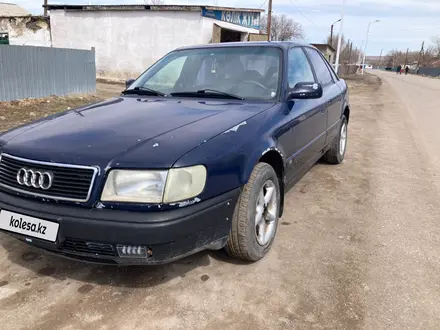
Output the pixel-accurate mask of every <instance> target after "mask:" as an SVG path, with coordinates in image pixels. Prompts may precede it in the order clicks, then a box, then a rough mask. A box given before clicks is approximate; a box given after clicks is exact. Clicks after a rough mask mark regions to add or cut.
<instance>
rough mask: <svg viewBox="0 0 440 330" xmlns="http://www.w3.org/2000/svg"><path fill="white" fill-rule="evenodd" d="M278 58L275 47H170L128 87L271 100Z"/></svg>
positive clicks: (277, 76)
mask: <svg viewBox="0 0 440 330" xmlns="http://www.w3.org/2000/svg"><path fill="white" fill-rule="evenodd" d="M280 62H281V50H280V49H278V48H275V47H273V48H272V47H249V46H248V47H223V48H204V49H188V50H181V51H174V52H171V53H170V54H168V55H166V56H165V57H163V58H162V59H161V60H159V61H158V62H157V63H156V64H154V65H153V66H152V67H151V68H150V69H148V70H147V71H146V72H145V73H144V74H142V75H141V76H140V77H139V78H138V79H137V80H136V81H135V82H134V83H133V84H132V85H131V86H130V87H129V88H128V90H132V89H135V88H136V87H137V88H138V89H142V88H144V89H146V88H148V89H150V90H153V91H157V92H159V93H164V94H166V95H171V96H173V94H174V96H178V95H179V94H180V95H184V96H197V97H227V95H226V94H230V95H231V96H234V97H235V98H236V97H240V98H244V99H258V100H272V99H275V98H276V97H277V96H278V93H279V81H280ZM197 91H199V93H197ZM201 91H205V92H206V93H200V92H201Z"/></svg>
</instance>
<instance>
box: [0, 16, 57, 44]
mask: <svg viewBox="0 0 440 330" xmlns="http://www.w3.org/2000/svg"><path fill="white" fill-rule="evenodd" d="M0 32H8V33H9V44H11V45H20V46H42V47H50V46H51V40H50V24H49V19H48V18H45V17H41V16H24V17H0Z"/></svg>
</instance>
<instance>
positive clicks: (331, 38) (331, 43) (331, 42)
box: [330, 19, 341, 47]
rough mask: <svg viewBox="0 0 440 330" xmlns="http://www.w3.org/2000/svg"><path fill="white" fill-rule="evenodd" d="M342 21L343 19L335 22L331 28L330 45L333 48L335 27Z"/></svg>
mask: <svg viewBox="0 0 440 330" xmlns="http://www.w3.org/2000/svg"><path fill="white" fill-rule="evenodd" d="M340 21H341V19H338V20H337V21H336V22H334V23H333V24H332V25H331V27H330V45H332V47H333V26H334V25H335V24H336V23H338V22H340Z"/></svg>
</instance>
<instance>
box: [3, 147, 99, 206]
mask: <svg viewBox="0 0 440 330" xmlns="http://www.w3.org/2000/svg"><path fill="white" fill-rule="evenodd" d="M21 168H26V169H32V170H34V171H42V172H43V171H49V172H50V173H52V174H53V182H52V186H51V187H50V188H49V189H47V190H44V189H41V188H34V187H32V186H26V185H24V184H22V185H21V184H19V183H18V181H17V173H18V171H19V170H20V169H21ZM96 173H97V169H96V168H93V167H87V166H79V165H64V164H56V163H48V162H39V161H33V160H28V159H23V158H18V157H14V156H10V155H6V154H2V156H1V161H0V186H2V187H6V188H9V189H12V190H14V191H18V192H21V193H27V194H30V195H34V196H40V197H48V198H54V199H59V200H70V201H78V202H86V201H87V200H88V199H89V197H90V191H91V187H92V185H93V181H94V179H95V175H96Z"/></svg>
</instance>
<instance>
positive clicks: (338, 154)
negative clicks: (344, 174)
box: [323, 116, 348, 164]
mask: <svg viewBox="0 0 440 330" xmlns="http://www.w3.org/2000/svg"><path fill="white" fill-rule="evenodd" d="M344 127H345V139H344V142H342V141H341V140H342V139H343V136H344V134H343V130H344ZM347 132H348V122H347V118H345V116H342V120H341V125H340V126H339V133H338V136H337V138H335V139H334V140H333V142H332V143H331V146H330V149H329V150H327V152H326V153H325V154H324V157H323V159H324V160H325V161H326V162H327V163H329V164H340V163H342V161H343V160H344V157H345V151H346V150H347V139H348V134H347ZM342 144H343V145H344V147H343V149H341V147H342Z"/></svg>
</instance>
